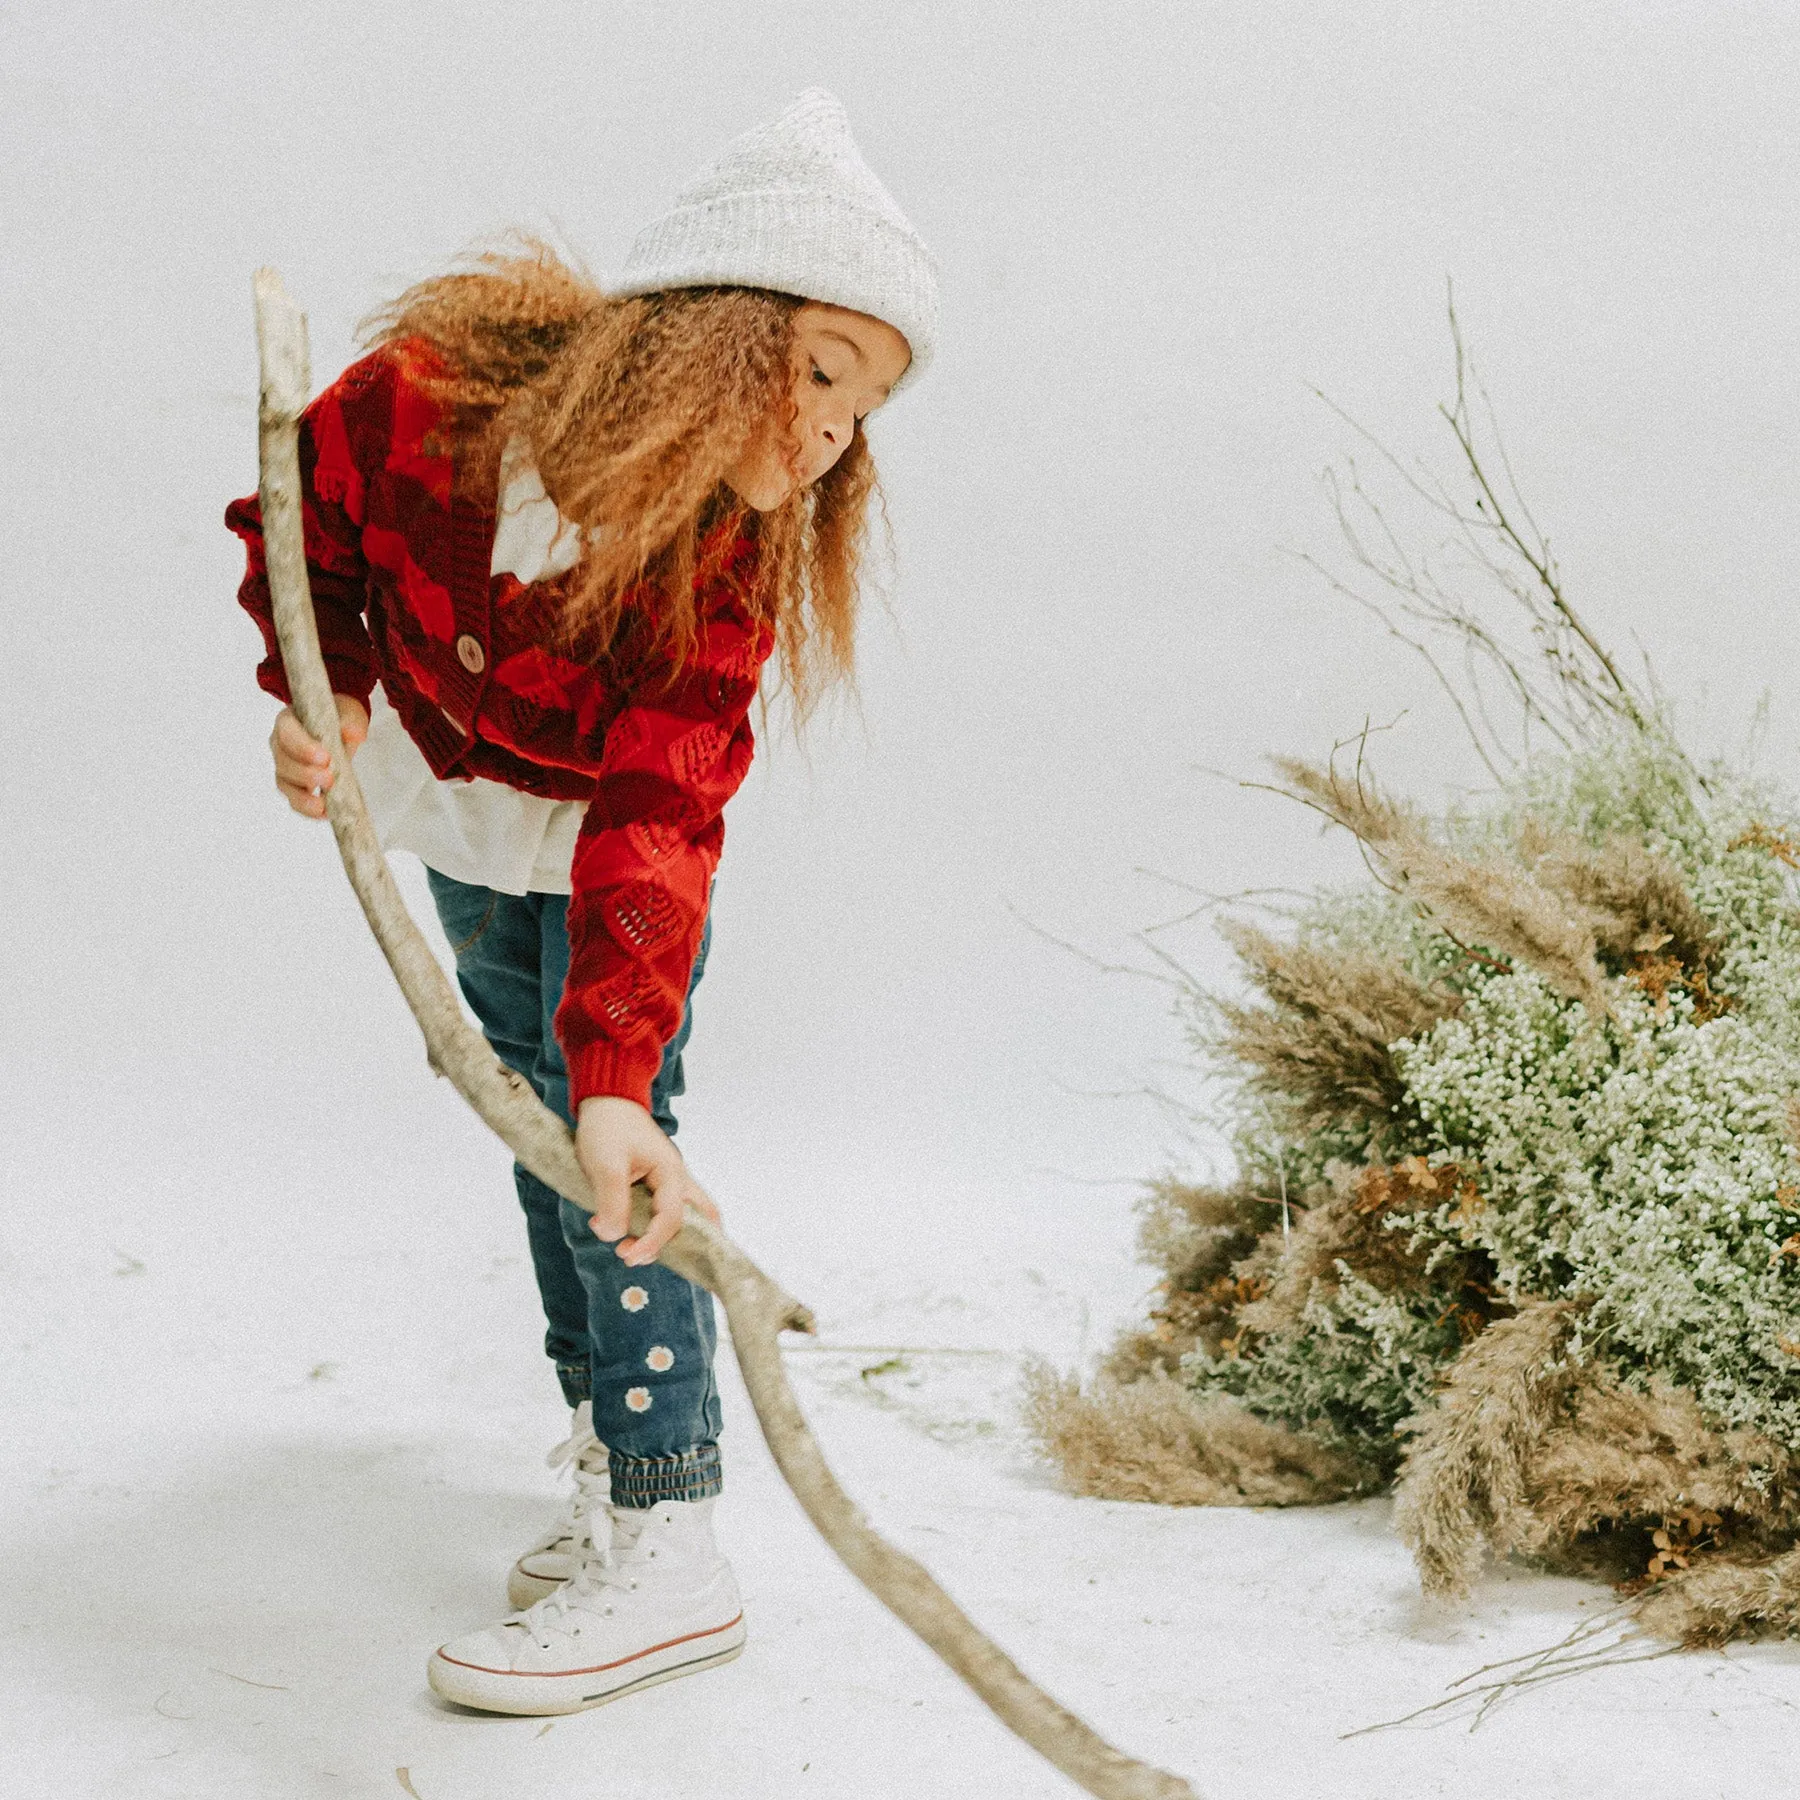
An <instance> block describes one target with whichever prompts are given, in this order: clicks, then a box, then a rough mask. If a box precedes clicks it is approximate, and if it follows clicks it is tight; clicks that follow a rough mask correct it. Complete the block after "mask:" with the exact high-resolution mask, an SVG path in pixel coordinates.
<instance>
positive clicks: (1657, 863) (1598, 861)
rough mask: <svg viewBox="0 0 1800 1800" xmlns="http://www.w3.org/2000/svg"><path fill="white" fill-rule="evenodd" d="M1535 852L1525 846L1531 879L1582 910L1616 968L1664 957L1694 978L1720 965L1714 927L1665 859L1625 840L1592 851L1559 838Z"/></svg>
mask: <svg viewBox="0 0 1800 1800" xmlns="http://www.w3.org/2000/svg"><path fill="white" fill-rule="evenodd" d="M1535 848H1536V846H1535V845H1533V844H1531V843H1529V842H1527V843H1525V844H1524V845H1522V849H1523V851H1524V853H1525V854H1526V856H1527V857H1528V858H1530V860H1531V861H1532V863H1533V869H1532V872H1533V874H1534V875H1536V877H1537V878H1538V880H1540V881H1541V882H1543V883H1544V884H1545V885H1546V886H1548V887H1551V888H1554V889H1555V890H1556V891H1557V892H1558V893H1561V894H1566V895H1567V896H1568V897H1569V898H1570V899H1571V900H1573V901H1575V903H1576V904H1577V905H1578V906H1580V907H1581V908H1582V909H1583V910H1584V911H1585V913H1586V914H1587V918H1588V922H1589V924H1590V925H1591V927H1592V928H1593V932H1594V941H1595V944H1596V946H1597V947H1598V949H1599V951H1600V953H1601V954H1602V955H1603V956H1607V957H1610V958H1611V959H1612V960H1613V961H1614V962H1615V963H1617V964H1618V965H1619V966H1620V967H1621V968H1629V967H1630V966H1631V965H1632V963H1633V962H1634V960H1635V959H1636V958H1638V957H1640V956H1646V955H1661V956H1664V957H1667V958H1669V959H1671V960H1673V961H1674V962H1676V963H1678V964H1679V965H1680V966H1681V968H1682V969H1683V970H1686V971H1689V972H1691V973H1710V972H1711V971H1712V970H1713V969H1715V968H1716V967H1717V966H1718V961H1719V942H1718V939H1717V937H1716V935H1715V934H1714V932H1713V928H1712V926H1711V925H1710V924H1709V923H1708V922H1707V919H1706V916H1705V914H1703V913H1702V912H1701V911H1700V909H1699V907H1697V906H1696V905H1695V904H1694V899H1693V896H1692V895H1691V894H1690V893H1689V892H1688V890H1687V884H1686V882H1685V881H1684V880H1683V879H1682V876H1681V871H1680V870H1679V869H1677V868H1676V867H1675V865H1674V864H1673V863H1671V862H1670V861H1669V860H1668V858H1667V857H1664V856H1659V855H1658V854H1657V853H1656V852H1655V851H1654V850H1651V849H1649V848H1648V847H1647V846H1646V845H1644V844H1641V843H1639V842H1637V841H1636V840H1635V839H1632V838H1625V837H1617V838H1613V839H1611V840H1610V841H1609V842H1608V843H1606V844H1604V845H1601V846H1600V847H1599V848H1597V849H1596V848H1594V847H1593V846H1591V845H1588V844H1583V843H1579V842H1574V841H1570V840H1560V841H1556V842H1553V843H1549V844H1547V845H1545V847H1544V853H1543V854H1541V855H1538V856H1535V857H1533V856H1532V854H1531V853H1532V851H1533V850H1534V849H1535Z"/></svg>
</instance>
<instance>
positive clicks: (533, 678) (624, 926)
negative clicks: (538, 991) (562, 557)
mask: <svg viewBox="0 0 1800 1800" xmlns="http://www.w3.org/2000/svg"><path fill="white" fill-rule="evenodd" d="M430 354H431V353H430V352H429V351H428V350H427V349H426V348H425V347H424V346H422V345H414V344H401V345H396V346H389V347H386V348H384V349H381V350H378V351H376V352H375V353H374V354H373V355H371V356H367V357H364V358H363V359H362V360H361V361H360V362H358V363H355V364H353V365H352V366H351V367H350V368H349V369H347V370H346V371H345V372H344V374H343V375H342V376H340V377H339V379H338V380H337V381H335V382H334V383H332V385H331V386H330V387H328V388H327V389H326V390H325V391H324V393H322V394H321V395H320V396H319V397H318V399H316V400H315V401H314V402H313V403H312V405H311V406H310V407H308V408H307V410H306V414H305V418H304V420H303V423H302V426H301V432H300V469H301V476H302V487H303V491H304V496H305V520H306V561H307V569H308V572H309V574H310V575H311V577H312V592H313V605H314V610H315V611H316V612H317V614H318V620H319V640H320V644H321V647H322V648H323V650H324V653H325V664H326V667H327V669H328V670H329V671H330V674H331V684H332V686H333V688H335V689H336V691H337V692H338V693H340V694H350V695H353V696H354V697H355V698H356V699H358V700H361V701H362V702H364V704H365V705H366V704H367V702H368V699H369V695H370V693H371V692H372V691H373V689H374V686H375V683H376V681H377V680H379V681H380V682H381V684H382V686H383V688H384V689H385V690H386V692H387V695H388V698H389V700H390V701H391V702H392V703H393V706H394V709H395V711H396V712H398V713H399V715H400V718H401V720H402V722H403V723H404V724H405V726H406V728H407V730H408V732H409V733H411V735H412V738H413V741H414V742H415V743H416V744H417V745H418V746H419V748H420V750H421V751H423V752H424V755H425V759H426V761H427V762H428V763H430V765H431V768H432V772H433V773H434V774H435V775H437V776H438V777H439V779H452V780H455V779H467V778H468V777H471V776H476V775H481V776H486V777H487V778H488V779H490V780H493V781H502V782H506V783H507V784H508V785H510V786H512V787H515V788H522V789H523V790H524V791H525V792H526V793H530V794H540V795H544V796H546V797H548V798H550V799H556V800H585V801H586V802H587V803H588V804H587V813H586V816H585V818H584V820H583V822H582V827H581V833H580V836H579V837H578V839H577V840H576V846H575V858H574V864H573V868H572V870H571V883H572V886H573V889H574V893H573V897H572V898H571V900H570V903H569V943H570V961H569V978H568V984H567V986H566V987H565V989H564V993H563V999H562V1003H561V1006H560V1007H559V1009H558V1011H557V1014H556V1033H557V1037H558V1039H559V1041H560V1042H561V1044H562V1048H563V1053H564V1055H565V1057H566V1058H567V1060H568V1065H569V1103H570V1105H571V1107H575V1106H579V1105H580V1103H581V1101H582V1100H583V1099H585V1098H586V1097H587V1096H588V1095H590V1094H618V1095H622V1096H624V1097H625V1098H626V1099H629V1100H636V1101H638V1102H639V1103H640V1104H644V1105H647V1104H648V1103H649V1098H650V1084H651V1082H652V1081H653V1080H654V1078H655V1076H656V1072H657V1069H658V1067H659V1065H660V1063H661V1060H662V1052H663V1046H664V1045H665V1044H666V1043H667V1042H668V1040H669V1039H670V1038H672V1037H673V1036H674V1035H675V1032H676V1030H677V1028H678V1027H679V1025H680V1023H681V1014H682V1008H683V1005H684V1003H685V1000H686V995H687V987H688V979H689V977H690V975H691V974H692V971H693V965H694V957H695V955H696V953H697V951H698V949H699V943H700V931H701V927H702V924H703V923H704V920H705V916H706V904H707V896H708V892H709V890H710V887H711V882H712V875H713V871H714V869H715V868H716V867H717V864H718V859H719V851H720V847H721V845H722V844H723V842H724V831H725V825H724V820H723V818H722V817H721V810H722V808H723V807H724V805H725V802H726V801H727V800H728V799H729V798H730V797H731V795H732V794H734V793H735V792H736V791H737V789H738V786H739V785H740V783H741V782H742V781H743V779H744V775H745V772H746V771H747V770H748V768H749V766H750V758H751V755H752V752H753V750H754V740H753V737H752V734H751V728H750V717H749V714H750V705H751V702H752V700H753V699H754V698H755V696H756V691H757V683H758V679H759V677H760V674H761V671H762V666H763V663H764V662H765V661H766V660H767V658H768V656H769V652H770V650H771V649H772V648H773V643H774V634H773V632H772V630H771V629H770V627H769V626H768V625H767V624H766V623H764V622H763V621H761V620H759V619H758V618H756V617H755V616H754V614H753V613H752V612H751V610H750V607H749V605H748V604H747V601H746V599H745V590H746V587H747V585H748V582H749V580H750V578H751V576H752V574H753V572H754V567H755V556H756V545H755V540H754V538H753V537H752V536H750V535H748V534H740V535H736V536H733V537H729V538H727V537H726V536H725V535H724V534H723V532H722V530H716V531H715V532H714V533H713V534H712V536H710V537H709V538H708V539H707V541H706V543H705V545H704V546H703V554H702V557H701V573H700V575H699V576H698V577H697V578H696V588H697V591H698V594H699V599H700V607H699V612H700V631H699V639H698V643H697V645H696V647H695V651H694V654H693V656H692V657H691V658H690V659H689V660H687V661H686V662H684V663H683V664H682V665H681V666H680V667H679V668H671V667H670V666H669V664H668V662H667V661H666V660H664V661H660V662H658V661H655V660H650V659H644V658H641V657H639V658H637V659H635V660H634V659H633V657H632V656H631V654H630V652H629V650H628V649H623V650H622V649H620V648H618V647H616V646H615V648H614V650H613V651H611V652H609V653H608V654H607V655H606V656H604V657H602V658H600V659H599V660H598V661H596V662H594V663H586V662H582V661H576V660H571V658H570V657H569V656H567V655H564V654H558V653H557V651H555V650H552V649H547V648H545V646H544V643H543V642H542V640H543V639H544V637H545V635H546V631H547V628H548V627H549V626H550V625H551V624H552V623H553V622H554V619H555V615H556V608H557V604H558V601H559V598H560V592H561V588H560V584H559V583H557V582H555V581H546V582H538V583H534V584H532V585H530V586H526V585H524V584H522V583H520V582H519V581H517V580H516V579H515V578H514V577H512V576H510V575H490V574H489V565H490V563H491V561H492V557H493V544H494V526H495V514H494V508H495V502H496V499H497V496H495V495H483V496H481V497H480V498H478V499H477V498H471V497H470V496H468V495H466V494H464V493H461V492H459V491H458V490H457V485H456V483H455V481H454V479H453V476H454V473H455V469H454V465H453V462H452V454H453V452H452V451H450V450H449V449H448V448H446V447H444V443H442V442H440V440H443V441H446V442H447V440H448V439H449V436H450V434H449V432H448V431H447V430H446V429H445V419H444V416H443V413H442V409H441V408H440V406H439V405H438V404H437V402H435V401H434V400H433V399H432V398H431V397H430V396H429V395H428V394H427V393H426V392H425V390H424V388H423V387H422V385H421V381H420V377H421V375H422V374H423V373H424V372H425V371H426V370H427V369H428V367H429V364H428V362H427V360H426V359H427V358H428V357H429V355H430ZM225 522H226V524H227V525H229V526H230V527H231V529H232V530H233V531H235V532H236V533H237V534H238V535H239V537H241V538H242V539H243V540H244V547H245V550H246V553H247V555H248V561H249V566H248V570H247V572H246V574H245V576H244V581H243V585H242V586H241V587H240V588H239V590H238V599H239V601H240V602H241V603H242V605H243V606H244V607H245V608H246V610H247V611H248V612H249V613H250V615H251V616H252V617H253V618H254V619H255V620H256V622H257V624H258V625H259V626H260V627H261V628H262V634H263V641H264V645H265V648H266V650H267V652H268V654H267V656H266V658H265V660H264V661H263V663H262V664H261V666H260V667H259V668H258V669H257V681H258V684H259V685H260V686H261V687H263V688H264V689H265V690H266V691H267V692H269V693H271V694H273V695H274V696H275V697H276V698H277V699H278V700H281V701H283V702H286V701H287V700H288V699H289V698H290V696H289V693H288V687H287V680H286V677H285V675H284V673H283V670H282V665H281V656H280V653H279V651H278V650H277V648H276V644H275V633H274V626H273V622H272V618H271V609H270V601H269V587H268V579H267V574H266V569H265V563H264V558H263V540H262V524H261V514H260V509H259V507H258V504H257V500H256V496H255V495H251V496H249V497H248V498H246V499H243V500H235V501H233V502H232V504H231V506H230V507H229V508H228V509H227V511H226V514H225ZM632 635H633V634H632V633H631V631H630V630H629V628H628V629H627V631H626V632H625V633H624V634H623V638H622V641H623V642H625V643H627V644H628V643H629V640H630V639H631V637H632Z"/></svg>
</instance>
